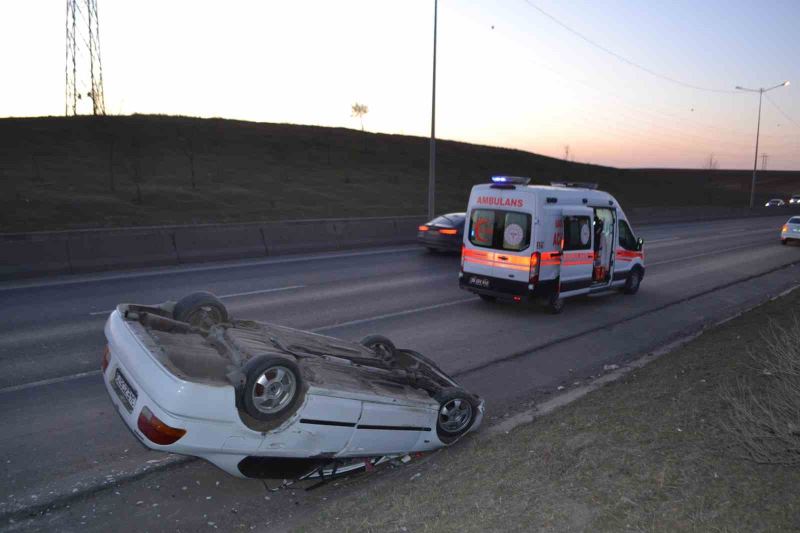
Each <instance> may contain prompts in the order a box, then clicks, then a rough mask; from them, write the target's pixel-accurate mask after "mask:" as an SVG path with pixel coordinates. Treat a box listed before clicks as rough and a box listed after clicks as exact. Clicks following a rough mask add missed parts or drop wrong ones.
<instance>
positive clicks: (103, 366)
mask: <svg viewBox="0 0 800 533" xmlns="http://www.w3.org/2000/svg"><path fill="white" fill-rule="evenodd" d="M110 362H111V350H109V349H108V344H106V349H105V350H104V351H103V359H102V361H100V370H102V371H103V374H105V373H106V369H107V368H108V364H109V363H110Z"/></svg>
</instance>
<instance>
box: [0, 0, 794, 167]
mask: <svg viewBox="0 0 800 533" xmlns="http://www.w3.org/2000/svg"><path fill="white" fill-rule="evenodd" d="M537 7H538V8H540V9H541V10H543V11H545V12H546V13H548V14H549V15H551V16H552V17H554V18H555V19H557V20H558V21H560V22H561V23H562V24H564V25H566V26H568V27H569V28H571V29H572V30H574V31H575V32H578V33H579V34H582V35H583V36H584V37H586V38H587V39H589V40H591V41H593V42H594V43H595V44H596V45H599V46H600V47H603V48H606V49H607V50H609V51H611V52H613V53H615V54H618V55H619V56H622V57H624V58H626V59H627V60H629V61H631V62H634V63H636V64H638V65H641V66H642V67H644V68H645V69H648V70H650V71H652V72H655V73H657V74H659V75H662V76H664V77H667V78H672V79H673V80H676V81H679V82H681V83H683V84H688V85H693V86H696V87H700V88H704V89H712V90H713V91H712V90H702V89H698V88H690V87H687V86H686V85H682V84H680V83H675V82H671V81H668V80H666V79H664V78H661V77H657V76H655V75H652V74H650V73H648V72H645V71H644V70H642V69H639V68H636V67H634V66H632V65H631V64H629V63H626V62H624V61H622V60H620V59H619V58H618V57H615V56H614V55H612V54H610V53H608V52H607V51H604V50H601V49H600V48H599V47H598V46H594V45H592V44H590V43H589V42H587V41H586V40H584V39H582V38H581V37H580V36H578V35H576V34H575V33H572V32H570V31H569V30H568V29H566V28H564V27H563V26H561V25H559V24H558V23H557V22H556V21H554V20H553V19H552V18H549V17H547V16H546V15H544V14H543V13H542V12H541V11H540V10H539V9H537ZM98 11H99V17H100V25H101V28H100V31H101V46H102V61H103V73H104V82H105V95H106V108H107V110H108V112H109V113H111V114H131V113H164V114H171V115H191V116H200V117H223V118H236V119H244V120H254V121H264V122H287V123H297V124H315V125H323V126H343V127H350V128H358V127H360V126H359V124H358V121H357V119H355V118H352V117H351V116H350V106H351V104H353V103H354V102H360V103H363V104H366V105H367V106H368V107H369V113H368V114H367V115H366V117H365V118H364V126H365V128H366V129H367V130H368V131H373V132H385V133H404V134H413V135H422V136H426V135H428V134H429V132H430V105H431V102H430V99H431V61H432V37H433V35H432V33H433V0H424V1H423V0H402V1H401V0H371V1H355V0H353V1H351V0H341V1H338V2H331V1H312V0H293V1H291V2H287V1H282V2H277V1H246V0H228V1H226V2H219V1H216V2H211V1H188V0H187V1H183V0H182V1H177V0H172V1H163V0H162V1H156V0H138V1H136V2H122V1H120V0H98ZM64 18H65V2H64V1H63V0H39V1H35V2H16V3H13V4H9V5H8V6H7V9H6V16H4V17H3V18H2V19H0V45H2V48H3V51H4V53H3V65H4V68H3V88H2V93H0V94H2V96H3V97H2V98H1V99H0V116H39V115H63V114H64V61H65V53H64V42H65V37H64ZM799 24H800V1H798V0H785V1H777V0H774V1H772V0H767V1H758V2H757V1H755V0H752V1H744V0H699V1H698V0H693V1H690V0H670V1H668V2H662V1H642V0H616V1H610V0H594V1H592V0H568V1H567V0H562V1H555V0H531V1H530V2H526V1H525V0H504V1H490V0H441V1H440V3H439V50H438V80H437V137H439V138H445V139H454V140H461V141H467V142H473V143H480V144H491V145H495V146H505V147H513V148H519V149H523V150H528V151H532V152H537V153H542V154H546V155H550V156H555V157H563V156H564V146H565V145H569V147H570V153H571V156H572V157H573V158H574V159H575V160H576V161H582V162H591V163H598V164H608V165H614V166H622V167H641V166H659V167H699V166H702V165H703V164H704V162H705V160H707V159H708V157H709V154H712V153H713V154H714V156H715V158H716V159H717V160H718V161H719V166H720V167H721V168H747V167H752V164H753V150H754V140H755V128H756V115H757V111H758V95H757V94H754V93H741V92H738V91H735V90H734V87H735V86H736V85H743V86H747V87H752V88H758V87H767V86H772V85H776V84H778V83H781V82H783V81H784V80H790V81H791V82H792V85H790V86H789V87H782V88H779V89H776V90H774V91H772V92H770V93H768V96H769V98H766V97H765V99H764V102H763V115H762V124H761V146H760V148H759V153H761V152H763V153H766V154H768V155H769V159H768V168H770V169H798V168H800V30H798V25H799ZM717 91H722V92H717ZM760 164H761V161H760V159H759V166H760Z"/></svg>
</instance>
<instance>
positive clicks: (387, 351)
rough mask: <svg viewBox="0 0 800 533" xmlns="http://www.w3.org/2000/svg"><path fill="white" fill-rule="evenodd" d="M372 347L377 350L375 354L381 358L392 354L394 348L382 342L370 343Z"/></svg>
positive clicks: (374, 350)
mask: <svg viewBox="0 0 800 533" xmlns="http://www.w3.org/2000/svg"><path fill="white" fill-rule="evenodd" d="M370 348H372V351H373V352H375V355H377V356H378V357H381V358H386V357H389V356H390V355H392V349H391V348H390V347H389V346H388V345H386V344H383V343H381V342H378V343H375V344H372V345H370Z"/></svg>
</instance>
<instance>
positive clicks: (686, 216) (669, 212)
mask: <svg viewBox="0 0 800 533" xmlns="http://www.w3.org/2000/svg"><path fill="white" fill-rule="evenodd" d="M623 209H625V207H624V206H623ZM625 214H626V215H627V217H628V218H629V219H630V220H631V222H632V223H633V224H634V225H637V224H668V223H674V222H697V221H702V220H725V219H731V218H749V217H764V216H776V217H780V216H786V218H787V219H788V218H789V217H790V216H793V215H800V207H794V206H791V207H790V206H785V207H755V208H753V209H749V208H747V207H720V206H705V207H704V206H687V207H655V208H647V207H635V208H631V209H625Z"/></svg>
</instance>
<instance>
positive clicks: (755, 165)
mask: <svg viewBox="0 0 800 533" xmlns="http://www.w3.org/2000/svg"><path fill="white" fill-rule="evenodd" d="M788 85H789V82H788V81H785V82H783V83H779V84H778V85H775V86H774V87H770V88H768V89H764V88H763V87H761V88H759V89H748V88H746V87H740V86H738V85H737V86H736V88H737V89H739V90H740V91H747V92H751V93H758V122H757V123H756V154H755V157H754V158H753V180H752V181H751V182H750V208H751V209H752V208H753V207H754V205H755V200H756V169H757V168H758V138H759V135H760V133H761V100H762V98H763V97H764V93H765V92H767V91H771V90H772V89H777V88H778V87H786V86H788Z"/></svg>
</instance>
